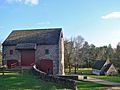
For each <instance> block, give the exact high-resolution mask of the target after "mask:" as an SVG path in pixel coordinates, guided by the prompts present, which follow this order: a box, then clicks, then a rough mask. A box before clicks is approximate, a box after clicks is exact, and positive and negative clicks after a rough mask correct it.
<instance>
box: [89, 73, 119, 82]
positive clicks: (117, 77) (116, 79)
mask: <svg viewBox="0 0 120 90" xmlns="http://www.w3.org/2000/svg"><path fill="white" fill-rule="evenodd" d="M91 77H94V78H97V79H103V80H107V81H112V82H119V83H120V76H95V75H92V76H91Z"/></svg>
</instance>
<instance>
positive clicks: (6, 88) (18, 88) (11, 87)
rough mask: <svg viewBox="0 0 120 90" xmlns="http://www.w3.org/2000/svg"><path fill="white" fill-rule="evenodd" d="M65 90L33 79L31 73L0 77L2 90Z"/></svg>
mask: <svg viewBox="0 0 120 90" xmlns="http://www.w3.org/2000/svg"><path fill="white" fill-rule="evenodd" d="M56 89H63V87H61V86H60V85H57V84H55V83H51V82H45V81H43V80H40V79H37V78H36V77H33V75H32V73H31V72H30V71H24V72H23V74H20V73H15V72H8V73H5V75H4V76H2V74H1V75H0V90H56Z"/></svg>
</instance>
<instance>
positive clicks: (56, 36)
mask: <svg viewBox="0 0 120 90" xmlns="http://www.w3.org/2000/svg"><path fill="white" fill-rule="evenodd" d="M2 45H3V59H2V60H3V64H6V65H7V66H8V68H13V67H17V66H21V67H32V65H33V64H37V65H38V68H39V69H40V70H42V71H44V72H46V73H51V74H54V75H56V74H59V75H63V74H64V39H63V33H62V29H61V28H50V29H32V30H15V31H13V32H11V34H10V35H9V36H8V38H7V39H6V40H5V41H4V42H3V44H2Z"/></svg>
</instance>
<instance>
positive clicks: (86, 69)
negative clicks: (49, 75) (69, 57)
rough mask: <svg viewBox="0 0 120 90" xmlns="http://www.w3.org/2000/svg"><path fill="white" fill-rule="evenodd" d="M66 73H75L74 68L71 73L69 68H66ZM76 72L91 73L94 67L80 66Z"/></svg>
mask: <svg viewBox="0 0 120 90" xmlns="http://www.w3.org/2000/svg"><path fill="white" fill-rule="evenodd" d="M65 73H66V74H72V73H74V68H72V69H71V73H69V71H68V69H65ZM76 74H84V75H91V74H92V68H78V70H77V73H76Z"/></svg>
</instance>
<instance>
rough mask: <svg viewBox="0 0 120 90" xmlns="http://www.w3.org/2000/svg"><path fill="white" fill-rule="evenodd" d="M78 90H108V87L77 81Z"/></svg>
mask: <svg viewBox="0 0 120 90" xmlns="http://www.w3.org/2000/svg"><path fill="white" fill-rule="evenodd" d="M77 87H78V90H106V89H107V88H108V87H107V86H104V85H101V84H97V83H91V82H86V81H77Z"/></svg>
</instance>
